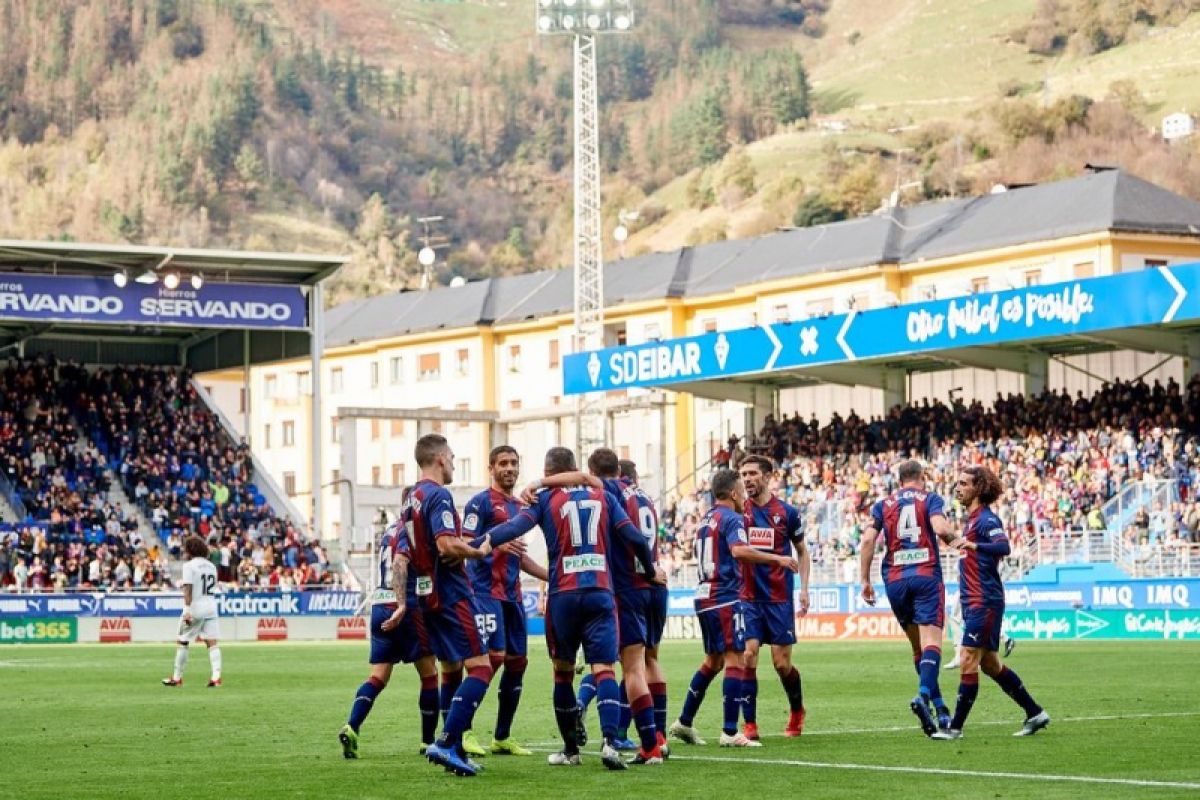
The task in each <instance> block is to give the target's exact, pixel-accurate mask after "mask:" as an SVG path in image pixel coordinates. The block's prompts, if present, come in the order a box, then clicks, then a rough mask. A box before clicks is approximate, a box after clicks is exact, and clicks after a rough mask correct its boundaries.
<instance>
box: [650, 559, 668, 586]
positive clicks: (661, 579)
mask: <svg viewBox="0 0 1200 800" xmlns="http://www.w3.org/2000/svg"><path fill="white" fill-rule="evenodd" d="M650 582H651V583H653V584H654V585H655V586H666V585H667V573H666V572H665V571H664V570H663V568H662V567H660V566H658V565H657V564H656V565H655V566H654V577H653V578H651V579H650Z"/></svg>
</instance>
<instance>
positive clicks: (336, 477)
mask: <svg viewBox="0 0 1200 800" xmlns="http://www.w3.org/2000/svg"><path fill="white" fill-rule="evenodd" d="M329 488H330V489H332V490H333V491H332V492H331V494H333V495H335V496H336V495H339V494H341V493H342V471H341V470H340V469H335V470H333V471H332V472H330V473H329Z"/></svg>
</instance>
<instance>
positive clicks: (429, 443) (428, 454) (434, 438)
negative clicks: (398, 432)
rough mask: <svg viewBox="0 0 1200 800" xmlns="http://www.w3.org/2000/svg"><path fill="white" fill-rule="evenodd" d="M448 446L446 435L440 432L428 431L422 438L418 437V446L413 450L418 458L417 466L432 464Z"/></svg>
mask: <svg viewBox="0 0 1200 800" xmlns="http://www.w3.org/2000/svg"><path fill="white" fill-rule="evenodd" d="M447 446H448V444H447V442H446V437H445V436H442V435H441V434H440V433H427V434H425V435H424V436H422V437H421V438H420V439H417V446H416V448H415V449H414V450H413V455H414V456H415V457H416V459H417V466H418V467H428V466H430V465H431V464H433V462H434V460H435V459H436V458H437V457H438V456H439V455H440V454H441V452H442V451H443V450H445V449H446V447H447Z"/></svg>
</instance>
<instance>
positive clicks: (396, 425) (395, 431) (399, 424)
mask: <svg viewBox="0 0 1200 800" xmlns="http://www.w3.org/2000/svg"><path fill="white" fill-rule="evenodd" d="M403 435H404V420H402V419H394V420H392V437H393V438H395V437H397V436H403Z"/></svg>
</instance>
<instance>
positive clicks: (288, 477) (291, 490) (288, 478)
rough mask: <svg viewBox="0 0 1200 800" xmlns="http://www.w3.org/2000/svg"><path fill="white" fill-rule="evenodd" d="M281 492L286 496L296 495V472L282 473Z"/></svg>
mask: <svg viewBox="0 0 1200 800" xmlns="http://www.w3.org/2000/svg"><path fill="white" fill-rule="evenodd" d="M283 492H284V494H286V495H287V496H288V497H295V496H296V473H294V472H285V473H283Z"/></svg>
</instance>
